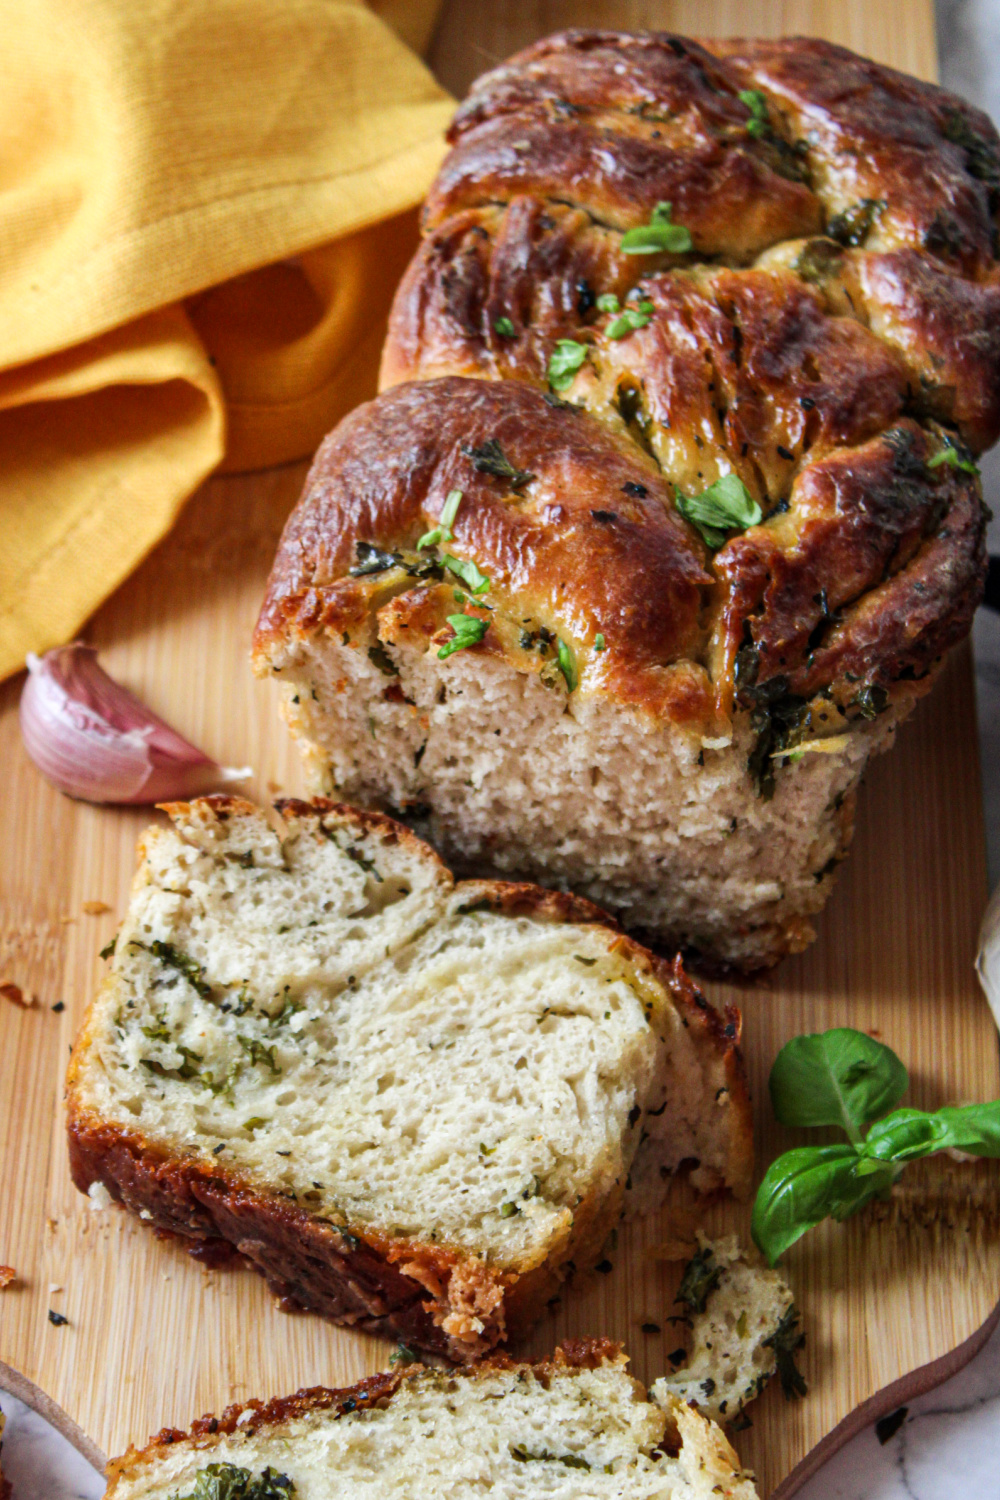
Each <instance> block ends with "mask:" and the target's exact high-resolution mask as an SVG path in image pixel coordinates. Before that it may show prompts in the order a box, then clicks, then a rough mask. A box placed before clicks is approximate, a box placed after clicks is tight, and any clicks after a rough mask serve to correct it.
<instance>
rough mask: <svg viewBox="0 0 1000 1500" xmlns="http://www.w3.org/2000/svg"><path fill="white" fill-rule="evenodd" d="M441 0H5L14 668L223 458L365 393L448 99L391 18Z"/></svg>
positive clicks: (135, 552)
mask: <svg viewBox="0 0 1000 1500" xmlns="http://www.w3.org/2000/svg"><path fill="white" fill-rule="evenodd" d="M436 9H437V0H373V3H372V4H371V5H370V6H366V5H365V4H363V3H362V0H0V21H2V25H0V36H2V37H3V43H2V47H0V677H3V676H7V675H8V674H9V673H11V672H14V671H16V670H17V669H18V668H19V667H21V666H22V665H23V663H24V657H25V653H26V652H28V651H41V650H44V649H46V648H47V647H49V646H51V645H54V644H56V643H58V642H59V641H63V640H66V639H68V638H69V637H70V636H71V635H72V634H73V633H74V632H75V631H76V630H77V629H78V628H79V626H80V625H81V624H82V622H83V621H84V620H85V619H86V618H87V616H88V615H89V614H90V613H91V612H92V611H93V610H94V608H95V607H96V606H97V605H98V604H99V603H100V602H101V600H102V599H104V598H105V597H106V596H107V595H108V594H109V593H110V592H111V591H112V589H114V588H115V586H116V585H117V584H118V583H119V582H120V581H121V580H122V579H123V578H124V577H125V576H126V575H127V574H128V573H129V572H130V571H131V569H132V568H134V567H135V566H136V564H137V563H138V562H139V561H140V560H141V559H142V557H143V556H144V555H145V554H146V553H147V552H148V551H149V550H150V548H151V547H153V546H154V544H155V543H156V542H157V541H158V540H159V539H160V538H161V537H162V536H163V535H164V533H165V532H166V531H167V530H168V529H169V527H170V525H171V524H172V522H173V520H174V518H175V516H176V515H177V512H178V510H179V509H180V506H181V504H182V503H183V501H184V500H185V499H186V498H187V497H188V496H189V495H190V494H191V493H192V491H193V490H194V489H195V488H196V487H197V486H198V484H199V483H200V482H201V481H202V479H204V477H205V476H206V475H207V474H209V473H210V472H211V471H212V470H213V469H214V468H216V467H217V466H218V465H219V464H220V463H224V466H225V467H226V468H227V469H229V470H235V469H247V468H257V467H261V466H264V465H267V464H272V463H280V462H284V461H287V460H289V459H292V458H299V457H301V456H303V455H305V454H307V453H309V452H311V451H312V449H313V448H314V447H315V445H316V443H317V442H318V441H319V439H320V437H321V436H322V435H323V433H324V432H325V431H326V430H327V429H328V428H329V427H330V426H332V425H333V423H334V422H335V421H336V420H337V418H338V417H339V416H341V415H342V413H343V412H344V411H346V410H347V409H348V408H349V407H351V406H353V405H355V404H356V403H357V402H358V401H360V400H363V399H365V398H366V397H367V396H369V395H371V394H372V393H373V391H374V382H375V372H376V369H377V363H378V355H379V349H380V346H381V343H382V339H383V336H384V330H385V317H386V314H387V311H388V307H389V303H390V301H391V297H392V293H393V290H394V287H395V284H396V281H397V280H398V278H399V275H400V273H401V272H402V269H403V267H404V265H405V264H406V261H407V259H408V257H409V255H410V254H411V252H412V249H413V246H414V243H415V240H416V212H415V205H416V204H417V203H418V202H419V200H420V198H421V197H422V196H423V194H424V192H425V190H426V188H427V185H428V183H429V181H430V179H431V177H432V176H433V174H434V171H435V170H436V168H437V165H438V162H439V161H440V157H441V153H442V149H443V148H442V131H443V128H444V126H445V125H446V123H447V121H448V119H449V117H450V114H451V110H452V104H451V101H450V100H449V98H448V96H447V95H446V94H445V93H444V92H443V91H442V90H441V89H440V88H439V87H438V86H437V84H436V83H435V82H434V80H433V78H432V77H431V75H430V73H429V72H428V71H427V69H426V68H425V67H424V65H423V64H422V63H421V62H420V61H419V59H418V58H417V57H416V56H415V55H414V53H413V52H411V51H410V50H409V48H408V47H407V46H405V45H404V43H403V41H402V40H400V38H401V37H403V38H405V39H406V41H408V42H410V43H411V44H412V45H414V46H417V47H423V46H425V45H426V43H427V41H428V39H429V35H430V32H431V29H432V27H433V23H434V18H435V13H436ZM375 12H378V14H376V13H375ZM392 28H395V29H392Z"/></svg>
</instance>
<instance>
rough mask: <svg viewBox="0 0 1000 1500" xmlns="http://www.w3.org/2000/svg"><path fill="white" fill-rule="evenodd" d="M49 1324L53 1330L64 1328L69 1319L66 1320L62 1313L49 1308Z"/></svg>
mask: <svg viewBox="0 0 1000 1500" xmlns="http://www.w3.org/2000/svg"><path fill="white" fill-rule="evenodd" d="M49 1322H50V1323H51V1324H52V1326H53V1328H65V1326H66V1324H67V1323H68V1322H69V1318H67V1317H66V1316H65V1315H64V1314H63V1313H61V1312H56V1311H55V1310H54V1308H51V1307H50V1308H49Z"/></svg>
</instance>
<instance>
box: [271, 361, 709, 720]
mask: <svg viewBox="0 0 1000 1500" xmlns="http://www.w3.org/2000/svg"><path fill="white" fill-rule="evenodd" d="M491 440H493V441H496V442H497V443H499V445H500V448H501V450H502V452H503V453H504V455H505V456H506V457H507V458H508V459H510V461H511V462H512V463H513V464H515V465H516V466H517V467H518V468H519V469H521V470H523V471H525V472H527V473H529V474H530V475H531V480H530V483H528V484H527V485H526V486H525V487H524V488H523V490H522V491H521V492H517V491H514V490H512V489H511V487H510V484H509V483H507V482H505V481H504V480H502V479H498V478H496V477H495V476H494V475H492V474H490V473H484V472H480V471H478V470H477V468H476V463H475V458H474V457H470V453H471V452H472V450H474V449H477V448H480V449H481V448H482V446H483V445H485V444H487V443H488V442H490V441H491ZM454 489H459V490H461V491H462V495H463V499H462V504H461V507H460V509H459V512H458V516H457V519H456V522H455V527H454V541H453V542H451V543H449V549H450V550H451V551H452V552H453V553H454V554H455V555H456V556H458V557H459V558H463V559H465V558H469V559H474V560H475V562H476V563H477V565H478V566H479V567H480V568H481V569H482V571H483V572H484V573H486V574H487V575H488V576H489V578H490V580H491V592H490V600H491V602H492V601H494V600H496V601H497V602H498V603H499V604H500V606H501V608H502V607H503V603H504V601H505V600H510V601H511V609H510V611H509V613H511V614H512V617H514V618H518V619H521V620H523V619H524V618H525V617H526V616H527V615H529V614H531V615H532V617H533V618H534V619H535V620H536V622H537V624H541V625H543V626H545V627H546V628H548V629H550V630H554V631H555V632H556V633H558V634H560V635H562V636H565V637H566V638H567V639H569V640H572V641H574V643H577V642H578V643H579V644H580V646H581V647H583V646H591V647H592V646H593V642H594V640H595V637H596V636H597V635H598V634H603V635H604V637H605V640H606V649H605V651H604V652H603V654H602V656H601V660H600V662H599V663H598V664H597V665H598V666H599V668H600V676H601V677H602V678H603V679H604V680H607V681H608V682H614V684H615V690H616V692H618V693H619V694H620V696H622V697H623V698H627V699H630V700H631V701H639V702H646V703H648V704H649V705H650V706H652V707H654V708H655V709H656V710H657V711H660V712H662V711H664V709H665V707H667V704H669V705H670V706H672V707H673V708H674V709H675V711H676V715H677V717H683V716H684V715H685V714H686V713H690V714H691V716H692V717H697V718H703V717H704V716H705V714H706V713H707V712H709V711H710V696H709V694H708V691H707V678H705V677H704V673H702V682H701V686H700V691H697V690H696V691H695V693H694V695H693V697H692V693H691V688H690V686H689V685H688V684H687V683H686V682H685V683H684V684H683V685H682V687H681V688H680V690H679V695H678V694H674V692H673V690H674V688H675V686H676V684H674V682H673V679H665V678H664V676H663V673H662V668H663V667H666V666H669V665H671V664H672V663H675V662H678V661H685V662H686V661H690V660H691V659H693V658H695V657H697V656H698V655H699V654H700V653H701V652H702V651H703V649H704V643H705V640H706V634H705V629H704V624H703V615H704V610H705V605H706V601H707V593H706V590H707V589H708V587H709V585H710V583H711V579H710V576H709V575H708V574H707V573H706V572H705V569H704V559H705V555H706V554H705V548H704V546H703V545H702V543H701V540H700V538H699V537H698V536H697V534H696V533H695V532H694V531H692V529H691V528H690V527H688V526H687V525H686V524H685V523H684V522H683V521H682V520H681V518H680V517H679V516H678V515H677V513H676V511H675V510H674V509H673V507H672V505H671V504H670V498H669V490H668V488H667V486H666V484H665V482H664V480H663V479H662V477H661V476H660V474H659V473H658V472H657V470H656V468H655V466H654V465H652V464H651V463H649V462H646V461H644V460H643V457H642V455H641V454H636V453H635V451H634V450H633V449H632V447H631V444H630V443H629V442H628V441H627V439H625V438H623V437H617V436H616V435H615V434H614V433H610V432H607V431H605V430H604V429H603V428H602V427H601V426H600V425H599V424H598V423H597V422H595V421H594V419H593V418H592V417H590V416H589V415H588V414H587V413H585V412H579V411H575V410H566V409H564V408H563V407H562V406H559V405H556V406H553V405H551V404H550V403H549V402H547V401H546V400H545V398H544V396H543V395H542V393H541V392H540V391H538V390H535V389H531V388H529V387H527V386H525V385H521V384H517V383H514V382H503V383H496V384H493V383H487V382H484V381H477V380H465V379H461V378H450V379H444V380H438V381H422V382H419V383H416V384H413V385H404V386H399V387H397V388H395V389H394V390H392V391H389V392H387V393H386V394H385V395H384V396H381V397H379V398H378V400H377V401H374V402H370V403H369V404H368V405H366V406H362V407H359V408H358V410H357V411H355V412H353V413H352V414H351V416H350V417H348V418H347V419H346V420H345V422H343V423H342V424H341V425H340V427H338V428H337V429H336V431H335V432H334V433H332V434H331V436H330V437H329V438H327V440H326V442H325V443H324V444H323V445H322V447H321V448H320V450H319V452H318V454H317V456H316V460H315V462H314V464H313V467H312V470H311V472H310V475H309V477H308V479H307V481H306V491H305V497H304V500H303V502H300V504H299V506H298V507H297V508H296V509H295V510H294V511H293V512H292V515H291V517H290V518H289V521H288V524H287V526H286V528H285V532H284V535H283V537H282V540H281V544H280V546H279V550H278V556H277V559H276V561H275V565H274V569H273V570H272V574H271V580H270V584H269V587H268V593H267V596H266V598H265V601H264V605H263V607H262V610H261V615H260V619H259V621H258V625H257V632H256V636H255V641H254V647H255V655H256V657H257V661H258V664H260V663H261V662H263V663H264V664H265V665H264V670H266V658H267V651H268V648H269V646H270V644H271V643H272V642H274V641H280V640H282V639H283V638H284V637H285V636H286V635H287V636H295V635H297V634H308V633H311V632H313V631H319V630H335V631H338V632H339V631H342V630H343V629H344V628H345V621H354V622H357V621H359V620H360V619H362V618H363V617H364V613H365V611H364V609H363V608H362V607H361V604H360V601H361V600H367V599H369V598H371V596H372V592H373V590H377V589H380V588H384V587H385V584H386V579H387V575H377V576H376V578H375V580H374V581H373V580H371V579H368V578H363V577H362V578H352V577H351V576H350V568H351V567H352V565H354V564H355V563H356V562H357V559H358V555H359V554H358V552H357V546H358V543H368V544H372V545H374V546H376V547H379V548H382V549H388V550H390V551H393V550H400V549H402V550H403V551H406V552H408V553H409V554H410V556H411V557H412V558H414V563H413V566H415V567H416V566H426V564H420V563H419V560H417V559H416V554H415V553H414V550H413V549H414V548H415V547H416V543H417V541H418V539H419V538H420V536H421V535H422V534H423V533H424V532H425V531H427V530H429V529H430V528H431V527H433V526H435V525H436V524H437V522H438V520H439V518H440V514H441V510H442V507H443V506H444V503H445V499H446V497H447V495H448V493H449V492H450V491H451V490H454ZM612 505H613V507H614V508H613V509H611V508H610V507H611V506H612ZM437 576H438V577H440V576H441V574H440V569H439V570H438V575H437ZM408 585H409V586H408ZM404 590H405V592H406V595H407V597H413V596H415V602H416V603H419V602H420V601H422V600H424V598H425V595H424V593H423V591H422V589H421V587H420V585H419V583H418V584H417V585H416V586H414V585H413V584H412V583H411V582H410V579H409V578H408V577H407V574H406V571H405V568H404V570H403V571H402V572H401V573H400V575H399V583H398V585H397V592H403V591H404ZM440 593H441V605H442V608H441V609H440V611H439V612H438V614H436V615H435V614H433V613H431V614H430V615H429V616H428V617H427V628H428V630H429V632H433V631H434V630H436V629H437V628H440V626H441V625H443V623H444V622H443V616H444V613H445V612H446V611H445V610H444V608H443V606H444V605H447V612H454V608H455V606H454V603H453V602H452V601H451V589H450V587H448V588H444V587H442V589H441V590H440ZM380 597H381V596H376V598H375V600H374V603H375V607H378V603H379V599H380ZM387 597H388V596H387V595H386V598H387ZM537 624H536V628H537ZM449 633H450V632H449ZM493 638H494V637H493V636H492V634H491V633H490V632H488V633H487V637H486V639H485V641H484V646H483V647H475V648H473V649H476V650H481V649H484V648H485V649H489V648H490V646H491V645H492V641H493ZM672 695H673V696H672ZM665 699H666V700H667V704H665V702H664V700H665ZM667 711H669V708H667Z"/></svg>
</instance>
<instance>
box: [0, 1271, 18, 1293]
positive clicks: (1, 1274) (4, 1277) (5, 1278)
mask: <svg viewBox="0 0 1000 1500" xmlns="http://www.w3.org/2000/svg"><path fill="white" fill-rule="evenodd" d="M16 1280H17V1272H16V1271H15V1270H14V1267H13V1266H0V1289H2V1288H3V1287H5V1286H10V1284H11V1282H12V1281H16Z"/></svg>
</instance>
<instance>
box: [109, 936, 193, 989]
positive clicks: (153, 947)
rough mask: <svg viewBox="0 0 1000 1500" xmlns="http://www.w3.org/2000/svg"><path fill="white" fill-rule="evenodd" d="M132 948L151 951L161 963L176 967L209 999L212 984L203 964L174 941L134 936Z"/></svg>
mask: <svg viewBox="0 0 1000 1500" xmlns="http://www.w3.org/2000/svg"><path fill="white" fill-rule="evenodd" d="M129 947H130V948H142V949H143V951H144V952H146V953H151V954H152V955H153V957H154V958H158V959H159V960H160V963H161V964H165V965H166V967H167V968H168V969H176V970H177V972H178V974H183V976H184V978H185V979H186V980H187V982H188V984H189V985H190V986H191V988H192V989H193V990H196V991H197V992H198V994H199V995H200V996H201V997H202V999H203V1000H204V999H207V997H208V996H209V995H211V993H212V986H211V985H210V984H209V983H208V982H207V981H206V979H205V971H204V969H203V968H202V966H201V964H199V963H196V962H195V960H194V959H193V958H190V957H189V956H188V954H186V953H181V952H180V950H179V949H178V948H175V947H174V945H173V943H163V942H161V941H160V939H159V938H154V939H153V941H152V942H151V943H140V942H139V940H138V938H133V939H132V941H131V942H130V943H129Z"/></svg>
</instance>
